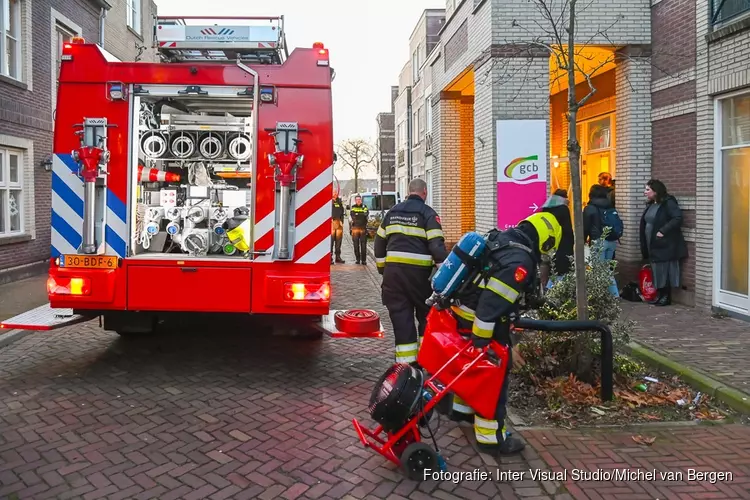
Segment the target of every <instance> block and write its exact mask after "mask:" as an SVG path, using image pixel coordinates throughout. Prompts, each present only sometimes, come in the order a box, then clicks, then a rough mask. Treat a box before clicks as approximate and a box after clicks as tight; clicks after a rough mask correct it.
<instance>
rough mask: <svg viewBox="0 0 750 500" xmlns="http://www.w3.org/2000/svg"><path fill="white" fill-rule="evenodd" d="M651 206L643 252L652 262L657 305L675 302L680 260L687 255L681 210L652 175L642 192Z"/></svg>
mask: <svg viewBox="0 0 750 500" xmlns="http://www.w3.org/2000/svg"><path fill="white" fill-rule="evenodd" d="M643 194H644V195H645V196H646V198H647V199H648V206H647V207H646V210H644V211H643V216H642V217H641V225H640V243H641V254H642V255H643V258H644V259H646V260H647V261H649V262H650V263H651V270H652V272H653V273H654V286H655V287H656V289H657V290H658V295H657V297H656V300H655V302H654V305H657V306H666V305H669V304H671V303H672V288H679V287H680V261H681V260H682V259H684V258H686V257H687V256H688V250H687V244H686V243H685V238H684V236H683V235H682V210H681V209H680V205H679V204H678V203H677V199H676V198H675V197H674V196H672V195H671V194H669V193H668V192H667V187H666V186H665V185H664V183H663V182H661V181H659V180H656V179H651V180H650V181H648V183H646V189H645V191H644V193H643Z"/></svg>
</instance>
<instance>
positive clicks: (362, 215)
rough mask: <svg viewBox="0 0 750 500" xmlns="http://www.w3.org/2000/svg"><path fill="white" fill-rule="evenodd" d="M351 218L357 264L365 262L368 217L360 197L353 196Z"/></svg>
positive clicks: (368, 213)
mask: <svg viewBox="0 0 750 500" xmlns="http://www.w3.org/2000/svg"><path fill="white" fill-rule="evenodd" d="M349 217H350V218H351V219H350V221H349V224H350V226H351V231H350V233H351V235H352V244H353V245H354V257H355V258H356V259H357V264H363V265H364V264H366V263H367V219H368V218H369V217H370V210H369V209H368V208H367V207H366V206H365V205H363V204H362V197H361V196H359V195H358V196H355V197H354V206H353V207H352V208H351V209H350V210H349Z"/></svg>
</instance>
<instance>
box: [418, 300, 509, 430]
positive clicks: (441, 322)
mask: <svg viewBox="0 0 750 500" xmlns="http://www.w3.org/2000/svg"><path fill="white" fill-rule="evenodd" d="M469 343H471V339H469V338H466V337H462V336H461V335H460V334H459V333H458V324H457V323H456V319H455V318H454V317H453V315H452V314H451V313H450V311H448V310H438V309H435V308H432V309H430V312H429V314H428V315H427V326H426V328H425V332H424V338H423V339H422V345H421V347H420V348H419V354H418V355H417V362H418V363H419V365H420V366H421V367H423V368H424V369H426V370H427V371H428V372H429V373H430V374H435V373H437V372H438V371H439V370H440V369H441V368H442V367H443V366H445V365H446V363H448V361H450V359H451V358H452V357H453V356H455V355H456V353H458V352H459V351H461V350H462V349H464V348H465V347H466V346H467V344H469ZM490 346H491V347H492V350H493V351H494V352H495V355H496V356H497V358H498V360H497V361H494V360H491V359H488V358H487V357H485V358H484V359H482V360H481V361H479V362H477V363H476V364H475V365H474V366H473V367H472V368H471V369H470V370H468V371H466V373H463V374H462V373H461V372H462V371H463V370H464V369H465V367H466V366H467V365H468V364H469V363H471V362H472V361H473V360H474V359H476V357H477V355H478V354H479V350H478V349H475V348H474V347H470V348H468V349H467V350H466V351H464V352H463V353H461V355H460V356H459V357H458V358H456V359H455V360H454V361H453V362H452V363H450V365H449V366H448V367H447V368H446V369H445V370H443V372H442V373H440V375H439V376H438V377H437V379H438V380H439V381H440V383H441V384H443V385H448V384H449V383H451V382H452V381H453V380H454V379H455V378H456V377H457V376H458V375H461V377H460V378H459V379H458V380H456V382H455V383H454V384H453V385H452V386H451V391H453V392H455V393H456V394H458V396H459V397H460V398H461V399H463V400H464V401H465V402H466V404H467V405H469V406H470V407H471V408H473V409H474V411H475V412H477V414H478V415H479V416H480V417H482V418H486V419H488V420H493V419H494V418H495V409H496V407H497V401H498V399H500V391H501V390H502V387H503V382H504V380H505V370H506V365H507V363H508V348H507V347H504V346H502V345H500V344H498V343H497V342H495V341H493V342H492V343H491V344H490Z"/></svg>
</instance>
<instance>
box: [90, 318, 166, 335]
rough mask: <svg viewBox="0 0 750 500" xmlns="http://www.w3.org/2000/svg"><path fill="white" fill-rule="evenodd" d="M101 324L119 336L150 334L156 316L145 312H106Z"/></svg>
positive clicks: (153, 328) (154, 328)
mask: <svg viewBox="0 0 750 500" xmlns="http://www.w3.org/2000/svg"><path fill="white" fill-rule="evenodd" d="M102 319H103V322H102V326H103V327H104V329H105V330H107V331H110V332H112V331H113V332H115V333H117V335H119V336H121V337H141V336H145V335H151V334H153V333H154V331H155V330H156V322H157V317H156V316H155V315H152V314H147V313H140V314H139V313H122V312H114V313H106V314H104V315H103V318H102Z"/></svg>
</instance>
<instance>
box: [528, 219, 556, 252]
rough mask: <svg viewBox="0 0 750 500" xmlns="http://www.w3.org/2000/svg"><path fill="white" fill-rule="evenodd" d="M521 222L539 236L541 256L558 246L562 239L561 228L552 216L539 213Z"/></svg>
mask: <svg viewBox="0 0 750 500" xmlns="http://www.w3.org/2000/svg"><path fill="white" fill-rule="evenodd" d="M521 222H528V223H529V224H531V225H532V226H534V229H535V230H536V233H537V235H538V236H539V251H540V252H541V253H542V254H546V255H548V254H550V253H552V252H553V251H556V250H557V248H558V247H559V246H560V239H561V238H562V227H560V223H559V222H557V219H556V218H555V216H554V215H552V214H551V213H547V212H539V213H535V214H532V215H530V216H528V217H526V218H525V219H524V220H522V221H521Z"/></svg>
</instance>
